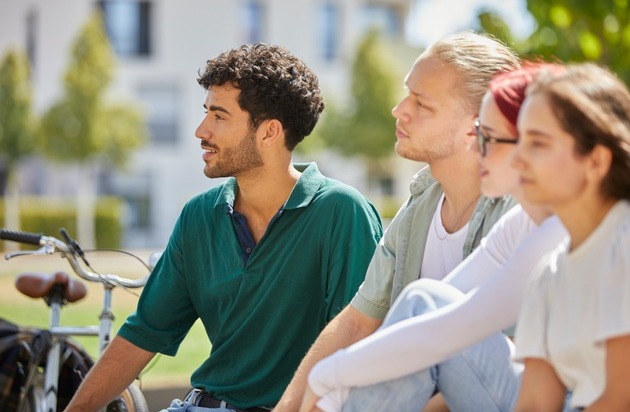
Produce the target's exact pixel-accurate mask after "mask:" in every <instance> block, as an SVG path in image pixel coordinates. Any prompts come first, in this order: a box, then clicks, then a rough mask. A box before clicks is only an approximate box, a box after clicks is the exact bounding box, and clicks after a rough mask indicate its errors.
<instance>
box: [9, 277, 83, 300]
mask: <svg viewBox="0 0 630 412" xmlns="http://www.w3.org/2000/svg"><path fill="white" fill-rule="evenodd" d="M55 285H61V286H63V289H64V292H65V294H64V298H65V300H66V301H68V302H76V301H78V300H81V299H83V298H84V297H85V295H87V287H86V286H85V283H83V282H81V281H80V280H78V279H73V278H71V277H70V275H68V274H67V273H65V272H55V273H53V274H52V275H49V274H46V273H32V272H25V273H20V274H19V275H18V276H17V278H16V279H15V287H16V288H17V290H19V291H20V292H22V293H23V294H25V295H26V296H30V297H32V298H43V297H45V296H48V294H49V293H50V292H51V290H52V289H53V288H54V287H55Z"/></svg>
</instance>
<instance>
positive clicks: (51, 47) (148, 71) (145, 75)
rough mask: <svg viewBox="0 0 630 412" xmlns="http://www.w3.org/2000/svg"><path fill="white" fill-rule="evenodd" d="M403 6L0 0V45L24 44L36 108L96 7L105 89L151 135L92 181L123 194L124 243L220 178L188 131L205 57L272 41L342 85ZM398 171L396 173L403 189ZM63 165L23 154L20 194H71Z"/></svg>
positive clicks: (361, 184)
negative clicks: (367, 39)
mask: <svg viewBox="0 0 630 412" xmlns="http://www.w3.org/2000/svg"><path fill="white" fill-rule="evenodd" d="M409 8H410V4H409V1H407V0H179V1H174V0H57V1H50V0H0V53H4V51H5V50H7V48H9V47H17V48H21V49H23V50H26V51H27V53H28V56H29V59H30V61H31V66H32V81H33V90H34V96H33V97H34V102H35V109H36V110H37V111H38V112H40V113H41V112H43V111H44V110H46V109H47V108H48V107H49V106H50V105H51V104H52V103H53V102H55V101H56V99H58V98H59V97H60V94H61V92H62V77H63V74H64V71H65V70H66V67H67V63H68V58H69V56H70V48H71V44H72V42H73V40H74V38H75V36H76V35H77V33H78V32H79V30H80V28H81V26H82V25H83V24H84V23H85V21H86V18H87V16H88V15H89V14H90V13H91V12H93V11H94V10H95V9H99V10H101V11H102V12H103V15H104V18H105V25H106V29H107V32H108V35H109V38H110V40H111V42H112V45H113V48H114V50H115V51H116V54H117V56H118V66H117V69H116V79H115V84H114V86H113V87H112V90H111V95H112V99H124V100H132V101H136V102H137V103H138V104H140V105H142V107H143V108H144V110H145V113H146V116H147V121H148V129H149V132H150V139H149V142H148V144H147V145H146V146H145V147H143V148H142V149H140V150H139V151H138V152H137V153H135V154H134V156H133V158H132V161H131V162H130V165H129V167H128V169H127V170H125V171H113V170H112V171H103V173H102V174H101V176H100V178H99V190H100V192H101V193H103V194H116V195H120V196H122V197H123V198H124V199H126V203H127V205H128V206H129V207H128V213H127V214H126V216H127V218H126V235H125V236H126V237H125V245H124V246H125V247H161V246H163V245H164V244H165V243H166V240H167V239H168V236H169V234H170V231H171V229H172V227H173V224H174V222H175V219H176V218H177V216H178V214H179V212H180V210H181V207H182V206H183V204H184V202H185V201H186V200H187V199H189V198H190V197H192V196H194V195H195V194H197V193H200V192H202V191H205V190H207V189H208V188H209V187H211V186H213V185H215V184H217V183H219V181H220V180H216V179H214V180H209V179H207V178H206V177H205V176H204V175H203V172H202V171H203V162H202V160H201V150H200V146H199V141H198V140H197V139H196V138H195V137H194V131H195V128H196V127H197V125H198V123H199V122H200V121H201V119H202V117H203V108H202V104H203V100H204V98H205V94H204V93H205V91H204V90H203V89H202V88H201V87H200V86H199V85H198V84H197V82H196V77H197V74H198V71H199V70H200V69H202V68H203V67H204V65H205V62H206V60H207V59H209V58H211V57H214V56H216V55H217V54H219V53H220V52H222V51H225V50H227V49H229V48H232V47H236V46H238V45H240V44H242V43H251V42H257V41H262V42H267V43H277V44H281V45H283V46H285V47H287V48H288V49H290V50H291V51H292V52H293V53H294V54H296V55H297V56H299V57H300V58H302V59H303V60H304V61H305V62H306V63H307V64H308V65H309V66H311V67H312V68H313V69H314V71H315V72H316V73H317V74H318V76H319V78H320V82H321V86H322V89H323V90H324V91H325V92H326V93H340V94H343V93H346V90H347V88H348V86H347V85H348V67H349V64H350V60H351V57H352V54H353V50H354V48H355V46H356V44H357V42H358V40H359V39H360V38H361V36H362V34H363V33H364V32H365V30H367V29H368V28H370V27H372V26H373V25H378V26H379V27H380V29H381V31H384V32H386V33H388V34H390V35H391V36H394V37H400V39H401V40H402V39H403V37H404V25H405V21H406V19H407V17H408V13H409ZM392 135H393V132H392ZM327 159H331V157H330V156H328V157H327ZM296 160H311V159H296ZM322 163H323V162H320V168H321V169H322V170H323V171H324V172H325V173H326V174H328V175H329V176H332V177H335V178H337V179H339V180H342V181H345V182H347V183H349V184H352V185H354V186H356V187H357V188H359V190H362V191H364V192H365V191H367V190H368V188H367V186H366V182H365V177H364V175H365V167H364V166H363V165H361V163H360V162H358V161H354V160H347V159H339V161H335V160H334V156H332V160H330V161H327V162H325V164H322ZM411 167H417V165H416V166H411ZM409 170H410V169H409V166H408V167H407V168H406V169H404V170H403V171H401V174H402V175H403V176H405V177H404V179H402V180H403V181H404V183H403V185H402V187H403V188H404V189H402V190H403V191H406V183H407V182H408V181H409V176H410V175H411V172H410V171H409ZM73 173H76V172H75V171H74V170H73V169H72V167H71V166H68V167H60V166H52V165H49V164H46V163H44V162H43V161H41V160H37V159H35V160H33V161H29V162H27V163H26V164H25V165H23V168H22V170H21V174H22V176H23V179H22V185H23V192H24V193H32V194H50V195H59V194H61V195H69V196H72V195H74V192H73V190H74V185H73ZM366 194H367V195H368V196H369V193H366Z"/></svg>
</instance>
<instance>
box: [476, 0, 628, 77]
mask: <svg viewBox="0 0 630 412" xmlns="http://www.w3.org/2000/svg"><path fill="white" fill-rule="evenodd" d="M527 9H528V11H529V12H530V13H531V15H532V16H533V17H534V19H535V20H536V22H537V27H536V29H535V30H534V32H533V33H532V34H531V35H530V36H529V38H527V39H526V40H524V41H522V42H520V43H516V44H514V46H515V48H516V49H517V51H518V52H519V53H521V55H522V56H524V57H530V58H531V57H542V58H545V59H553V58H557V59H560V60H562V61H567V62H582V61H593V62H596V63H598V64H601V65H605V66H607V67H609V68H610V69H611V70H613V71H614V72H616V73H617V74H618V75H619V76H620V77H621V78H622V79H623V80H625V81H626V82H630V3H629V2H628V1H627V0H599V1H582V0H553V1H549V0H527ZM496 19H497V18H496V16H494V17H493V18H492V19H489V18H488V13H487V12H486V14H484V13H482V14H481V15H480V22H481V26H482V28H483V29H484V30H486V31H487V32H489V33H492V34H494V35H496V36H497V37H499V38H502V39H506V37H505V34H504V33H501V31H500V30H499V31H497V30H496V27H492V24H489V22H491V21H496ZM508 32H509V30H508ZM510 36H511V35H510ZM508 41H509V39H508Z"/></svg>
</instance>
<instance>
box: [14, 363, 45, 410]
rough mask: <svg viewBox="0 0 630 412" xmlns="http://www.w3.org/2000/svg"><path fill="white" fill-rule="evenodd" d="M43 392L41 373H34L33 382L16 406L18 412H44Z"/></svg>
mask: <svg viewBox="0 0 630 412" xmlns="http://www.w3.org/2000/svg"><path fill="white" fill-rule="evenodd" d="M44 394H45V392H44V376H43V374H42V373H41V372H39V371H38V372H36V375H35V377H34V379H33V382H32V383H31V385H30V386H29V388H28V391H27V392H26V394H25V395H24V398H23V399H22V402H21V403H20V405H18V408H17V411H18V412H46V409H45V408H44V401H45V398H46V397H45V395H44Z"/></svg>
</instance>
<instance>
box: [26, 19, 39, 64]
mask: <svg viewBox="0 0 630 412" xmlns="http://www.w3.org/2000/svg"><path fill="white" fill-rule="evenodd" d="M37 21H38V15H37V11H36V10H30V11H29V12H28V14H27V15H26V55H27V56H28V60H29V62H30V64H31V73H33V72H34V71H35V63H36V60H35V58H36V55H37Z"/></svg>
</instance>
